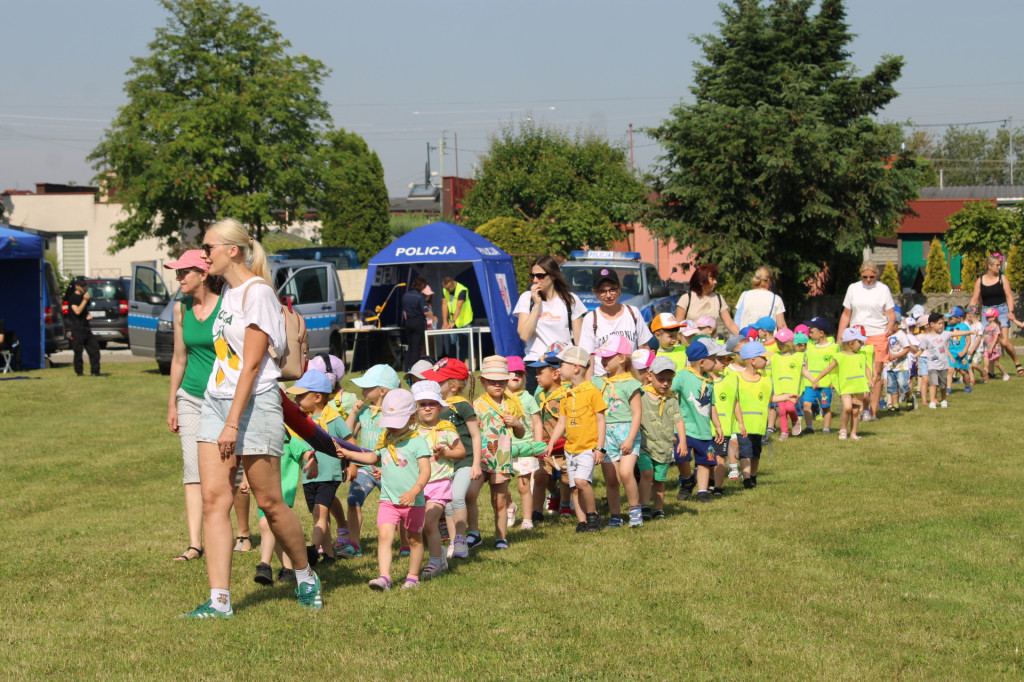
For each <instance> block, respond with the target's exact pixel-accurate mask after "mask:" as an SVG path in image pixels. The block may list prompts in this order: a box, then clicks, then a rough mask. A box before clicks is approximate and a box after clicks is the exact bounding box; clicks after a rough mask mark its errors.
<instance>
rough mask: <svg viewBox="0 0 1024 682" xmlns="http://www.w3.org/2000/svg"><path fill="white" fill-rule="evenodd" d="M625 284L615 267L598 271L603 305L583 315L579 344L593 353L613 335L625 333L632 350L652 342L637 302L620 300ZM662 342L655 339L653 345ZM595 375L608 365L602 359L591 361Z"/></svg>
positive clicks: (596, 279) (596, 283) (597, 292)
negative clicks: (603, 363) (631, 303)
mask: <svg viewBox="0 0 1024 682" xmlns="http://www.w3.org/2000/svg"><path fill="white" fill-rule="evenodd" d="M621 293H622V285H621V284H620V283H619V275H618V273H617V272H615V270H613V269H611V268H601V269H600V270H598V271H597V272H596V273H594V295H595V296H597V301H598V303H600V304H601V305H600V306H598V307H597V309H596V310H591V311H590V312H589V313H587V314H586V315H585V316H584V317H583V329H582V331H581V332H580V341H579V346H580V347H582V348H583V350H585V351H587V352H588V353H590V354H591V355H593V354H594V352H595V351H596V350H597V349H598V348H600V347H601V346H602V345H603V344H604V343H605V342H606V341H607V340H608V339H609V338H611V336H612V335H618V336H621V337H624V338H625V339H626V340H627V341H628V342H629V344H630V349H629V350H630V353H632V352H633V351H634V350H636V349H637V348H639V347H640V346H648V345H651V343H652V341H653V339H654V334H653V333H651V330H650V329H648V328H647V321H646V320H645V319H644V317H643V315H642V314H641V313H640V310H639V308H637V307H636V306H631V305H625V304H623V303H619V294H621ZM657 346H658V342H657V341H653V346H652V347H653V348H657ZM590 367H591V369H589V370H588V376H589V373H590V372H592V373H593V375H594V376H598V377H599V376H603V375H604V373H605V370H604V366H603V365H602V364H601V362H600V360H599V359H595V361H594V362H592V363H591V365H590Z"/></svg>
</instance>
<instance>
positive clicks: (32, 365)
mask: <svg viewBox="0 0 1024 682" xmlns="http://www.w3.org/2000/svg"><path fill="white" fill-rule="evenodd" d="M0 272H2V273H3V274H2V275H0V318H3V320H4V325H5V326H6V327H7V329H9V330H14V331H16V332H17V333H18V339H19V341H20V342H21V363H22V366H23V367H24V368H25V369H41V368H42V367H43V360H44V358H45V357H46V331H45V328H44V326H43V324H44V320H43V287H44V286H45V285H44V283H43V238H42V237H37V236H36V235H34V234H29V233H27V232H21V231H19V230H12V229H10V228H8V227H4V226H2V225H0Z"/></svg>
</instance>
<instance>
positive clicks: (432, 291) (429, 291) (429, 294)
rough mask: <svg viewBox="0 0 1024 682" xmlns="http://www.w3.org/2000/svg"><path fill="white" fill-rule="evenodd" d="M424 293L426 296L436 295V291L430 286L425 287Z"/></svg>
mask: <svg viewBox="0 0 1024 682" xmlns="http://www.w3.org/2000/svg"><path fill="white" fill-rule="evenodd" d="M422 293H423V295H424V296H433V295H434V290H433V289H431V288H430V285H429V284H428V285H427V286H425V287H423V291H422Z"/></svg>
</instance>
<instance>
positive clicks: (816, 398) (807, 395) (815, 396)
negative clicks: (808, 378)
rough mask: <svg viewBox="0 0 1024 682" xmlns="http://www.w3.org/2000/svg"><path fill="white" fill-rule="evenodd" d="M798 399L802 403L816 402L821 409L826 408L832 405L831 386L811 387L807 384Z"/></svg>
mask: <svg viewBox="0 0 1024 682" xmlns="http://www.w3.org/2000/svg"><path fill="white" fill-rule="evenodd" d="M800 401H801V402H804V403H818V405H820V406H821V409H823V410H828V409H829V408H830V407H832V387H831V386H825V387H824V388H813V387H811V386H808V387H807V388H805V389H804V394H803V395H802V396H800Z"/></svg>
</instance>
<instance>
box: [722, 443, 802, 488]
mask: <svg viewBox="0 0 1024 682" xmlns="http://www.w3.org/2000/svg"><path fill="white" fill-rule="evenodd" d="M805 433H806V431H805ZM811 433H814V432H813V431H812V432H811ZM729 480H730V481H738V480H740V470H739V469H729Z"/></svg>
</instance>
